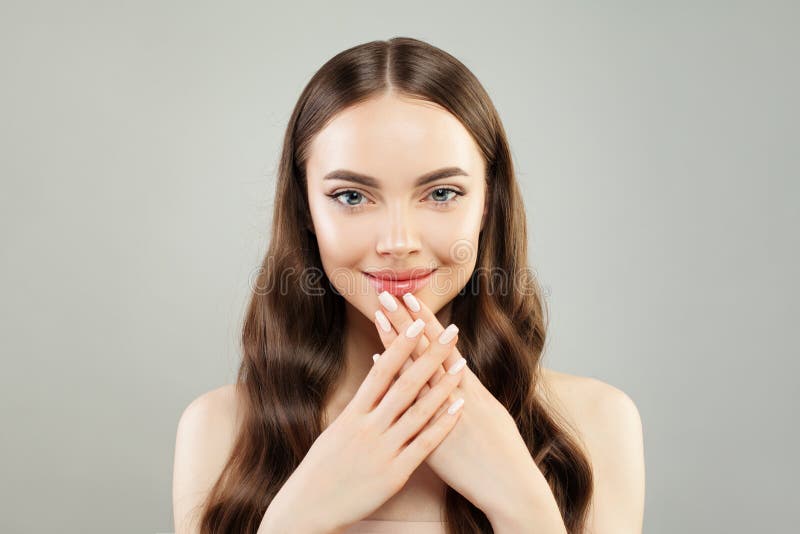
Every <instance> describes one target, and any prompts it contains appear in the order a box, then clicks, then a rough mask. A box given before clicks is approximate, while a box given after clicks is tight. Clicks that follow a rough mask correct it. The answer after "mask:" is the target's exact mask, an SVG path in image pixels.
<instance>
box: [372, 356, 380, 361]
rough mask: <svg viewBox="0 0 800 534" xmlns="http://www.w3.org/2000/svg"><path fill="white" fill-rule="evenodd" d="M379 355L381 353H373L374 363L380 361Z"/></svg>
mask: <svg viewBox="0 0 800 534" xmlns="http://www.w3.org/2000/svg"><path fill="white" fill-rule="evenodd" d="M379 356H380V354H373V355H372V362H373V363H374V362H377V361H378V357H379Z"/></svg>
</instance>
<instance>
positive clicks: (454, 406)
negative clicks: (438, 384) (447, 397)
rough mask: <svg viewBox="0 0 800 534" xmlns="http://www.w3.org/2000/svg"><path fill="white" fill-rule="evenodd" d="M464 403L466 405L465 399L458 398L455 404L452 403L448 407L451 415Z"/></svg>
mask: <svg viewBox="0 0 800 534" xmlns="http://www.w3.org/2000/svg"><path fill="white" fill-rule="evenodd" d="M463 405H464V399H458V400H457V401H455V402H454V403H453V404H451V405H450V407H449V408H448V409H447V413H449V414H450V415H453V414H454V413H456V412H457V411H458V410H459V408H461V407H462V406H463Z"/></svg>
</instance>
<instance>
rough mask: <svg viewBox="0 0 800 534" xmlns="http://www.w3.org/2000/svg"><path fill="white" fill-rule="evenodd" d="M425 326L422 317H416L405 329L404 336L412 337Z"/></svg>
mask: <svg viewBox="0 0 800 534" xmlns="http://www.w3.org/2000/svg"><path fill="white" fill-rule="evenodd" d="M423 328H425V321H423V320H422V319H417V320H416V321H414V322H413V323H411V325H410V326H409V327H408V328H407V329H406V337H414V336H416V335H417V334H419V333H420V332H422V329H423Z"/></svg>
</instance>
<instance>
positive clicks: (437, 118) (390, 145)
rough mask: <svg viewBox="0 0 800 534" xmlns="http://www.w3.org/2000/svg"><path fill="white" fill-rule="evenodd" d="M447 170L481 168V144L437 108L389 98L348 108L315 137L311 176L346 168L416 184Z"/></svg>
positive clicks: (472, 171)
mask: <svg viewBox="0 0 800 534" xmlns="http://www.w3.org/2000/svg"><path fill="white" fill-rule="evenodd" d="M446 166H459V167H462V168H463V169H465V170H466V171H467V172H469V173H470V174H473V173H478V172H480V171H481V170H482V158H481V154H480V151H479V150H478V146H477V144H476V143H475V141H474V139H473V138H472V136H471V135H470V134H469V132H468V131H467V130H466V128H464V126H463V125H462V124H461V122H459V120H458V119H456V118H455V117H454V116H453V115H452V114H450V113H449V112H448V111H447V110H445V109H444V108H442V107H440V106H438V105H437V104H434V103H431V102H427V101H421V100H411V99H408V98H404V97H403V98H401V97H398V96H395V95H384V96H381V97H378V98H375V99H370V100H368V101H366V102H363V103H360V104H358V105H355V106H351V107H349V108H347V109H345V110H343V111H342V112H340V113H339V114H337V115H336V116H335V117H334V118H333V119H332V120H331V121H330V122H329V123H328V124H327V125H326V126H325V127H324V128H323V129H322V130H321V131H320V132H319V133H318V134H317V135H316V137H315V138H314V139H313V141H312V143H311V147H310V151H309V158H308V162H307V174H308V176H309V177H310V178H312V177H316V179H321V177H322V176H323V175H324V174H326V173H327V172H329V171H331V170H335V169H347V170H352V171H356V172H362V173H366V174H371V175H373V176H376V177H377V178H379V179H382V178H389V179H393V178H397V179H403V180H406V179H408V180H411V179H413V178H416V177H417V176H419V175H422V174H424V173H426V172H429V171H430V170H432V169H438V168H441V167H446Z"/></svg>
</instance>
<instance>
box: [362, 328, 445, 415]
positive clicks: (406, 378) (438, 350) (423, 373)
mask: <svg viewBox="0 0 800 534" xmlns="http://www.w3.org/2000/svg"><path fill="white" fill-rule="evenodd" d="M418 320H419V321H420V322H422V320H421V319H418ZM457 342H458V337H457V336H454V337H452V338H451V339H450V341H449V342H448V343H439V342H435V343H432V344H431V346H430V348H429V349H428V350H427V351H426V352H425V354H424V355H423V356H422V357H421V358H418V359H417V360H416V361H414V362H413V363H412V364H411V367H409V368H408V370H407V371H406V372H405V373H402V374H401V375H400V377H399V378H398V379H397V382H395V383H394V385H392V387H391V388H389V391H388V392H386V394H385V395H384V396H383V398H382V399H381V400H380V401H379V402H378V405H377V406H376V407H375V409H374V410H373V411H372V412H370V413H369V414H368V416H369V417H370V418H371V419H372V420H373V426H374V427H375V428H377V429H378V430H379V431H383V430H385V429H387V428H389V427H390V426H391V425H392V424H393V422H394V421H395V420H396V419H397V417H398V416H399V415H400V414H402V413H403V412H405V411H406V409H408V407H409V406H410V405H411V404H412V403H413V402H414V400H415V399H416V398H418V397H420V392H421V390H422V388H423V386H425V385H426V384H427V382H428V381H429V380H430V379H431V376H433V373H434V372H435V371H436V369H441V367H442V361H443V360H444V359H445V357H447V355H449V354H450V352H451V351H452V350H453V347H454V346H455V344H456V343H457ZM378 362H380V359H379V360H378ZM423 398H424V397H423Z"/></svg>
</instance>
